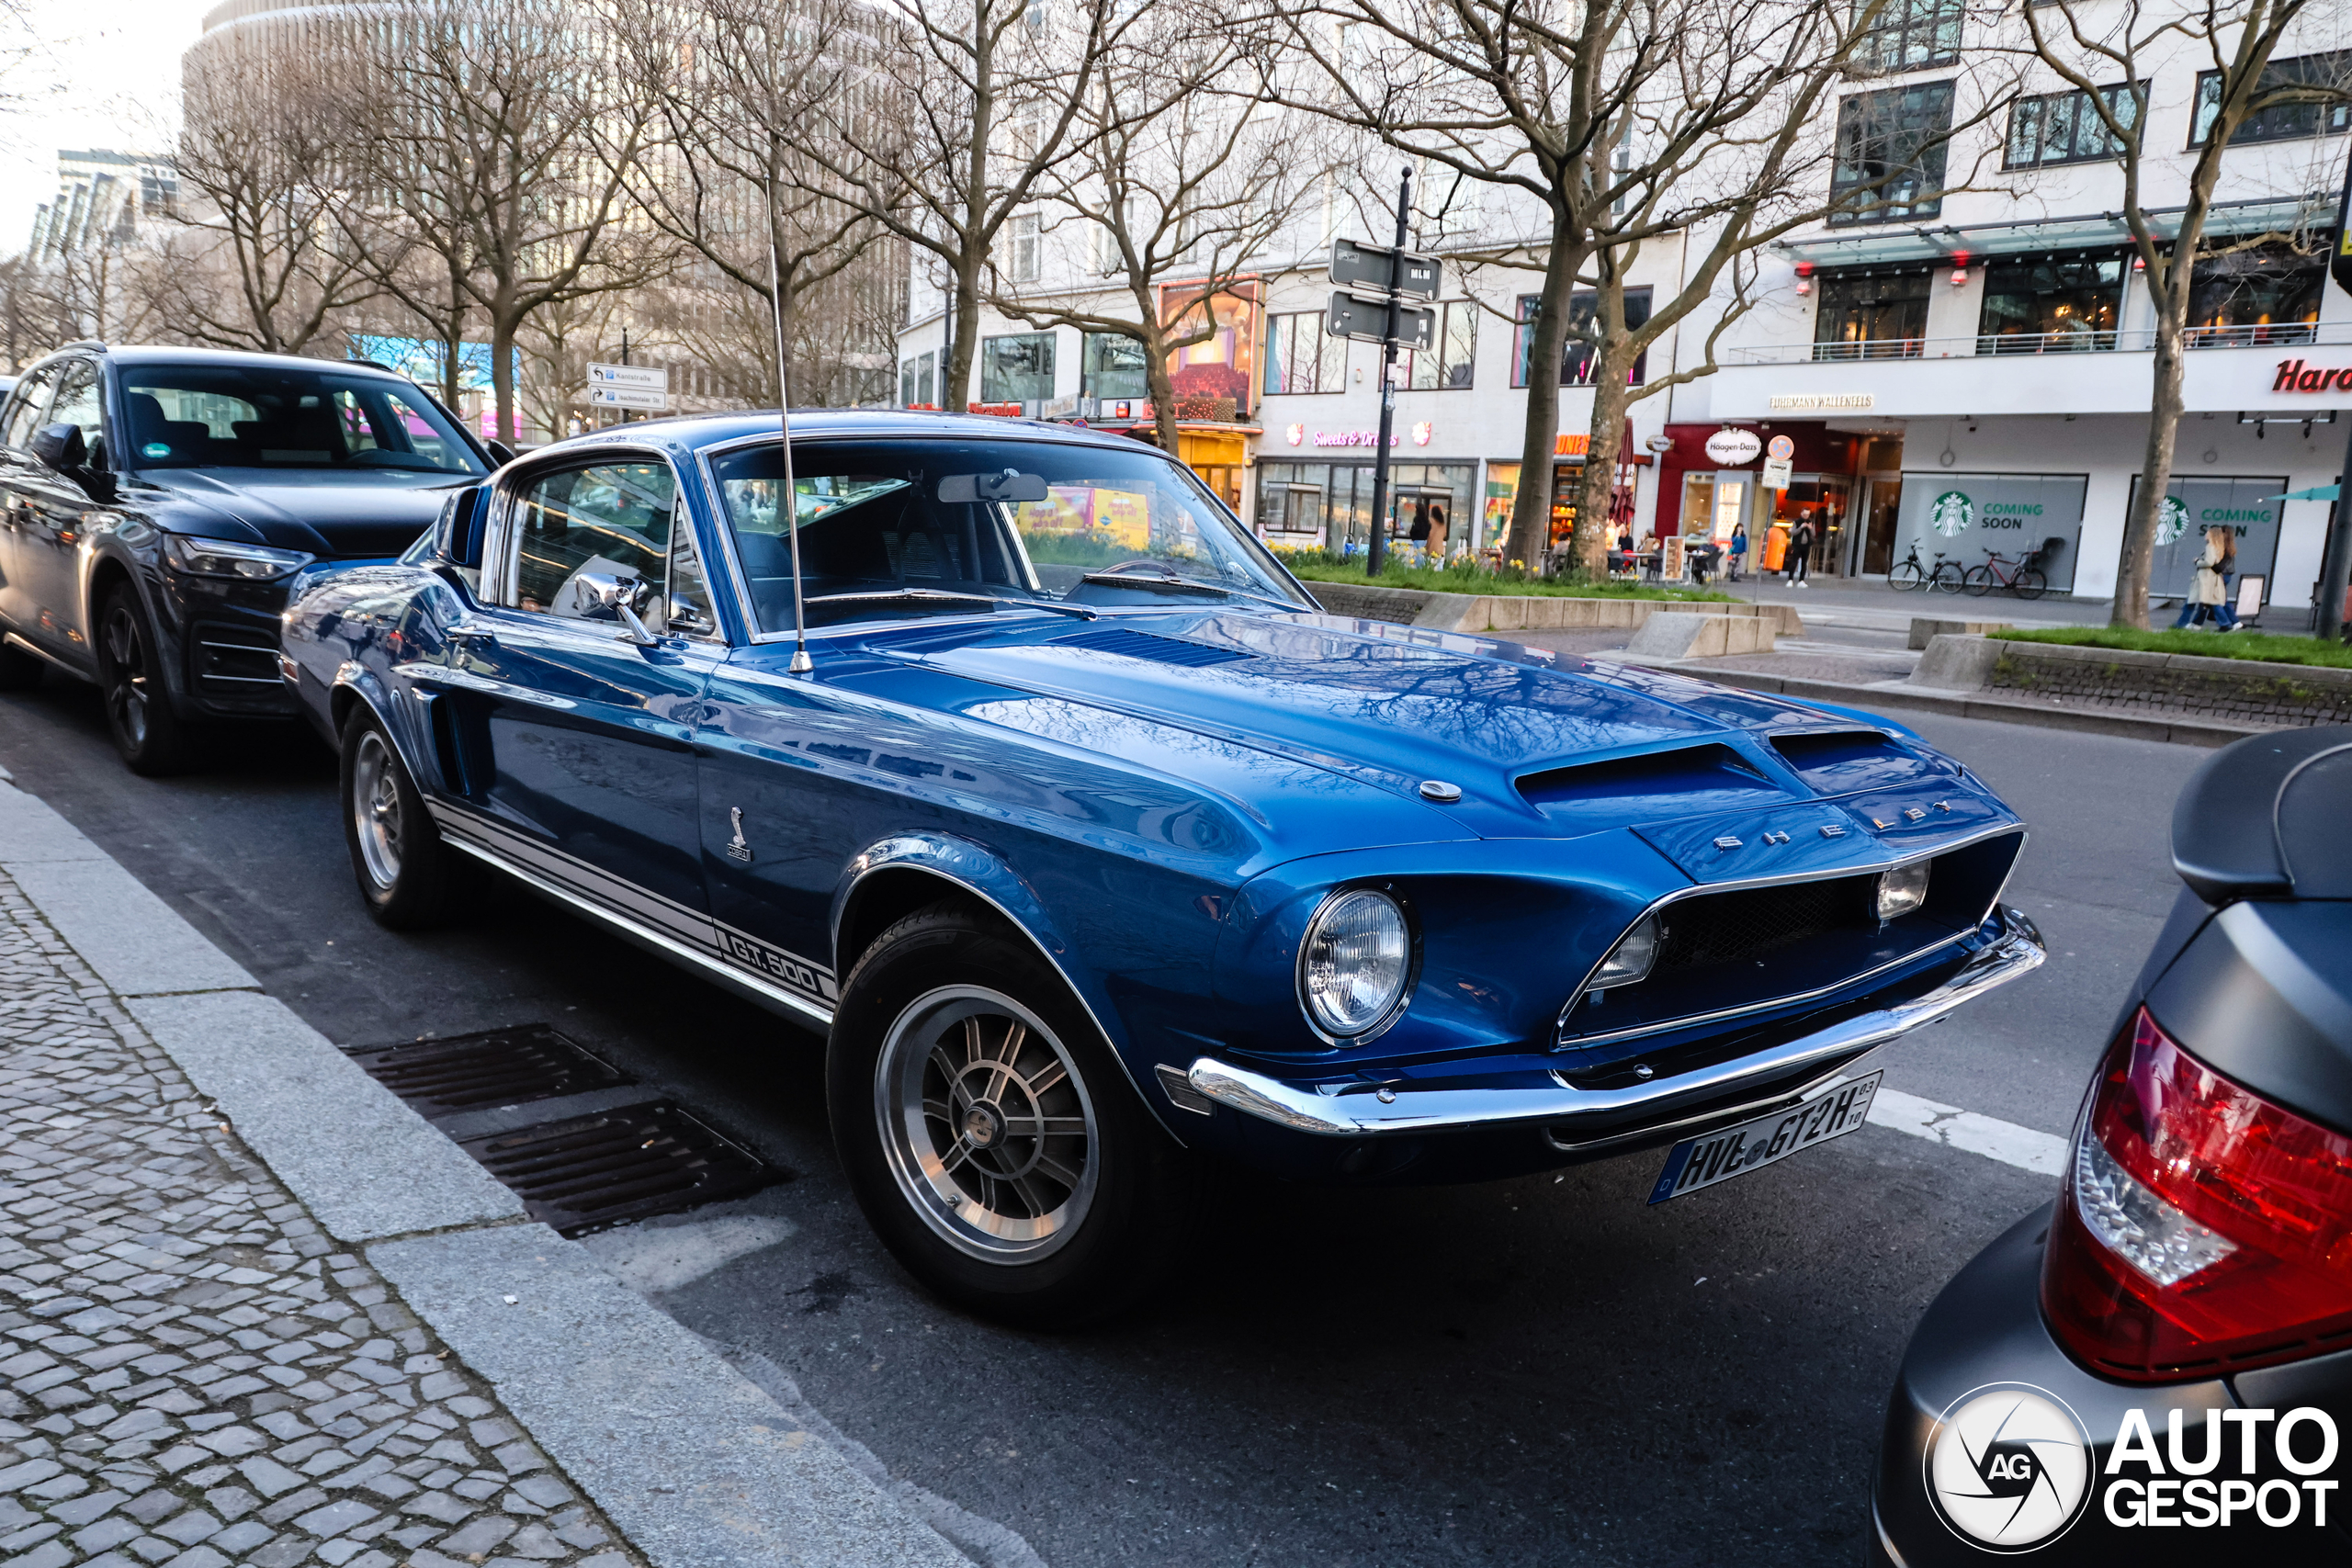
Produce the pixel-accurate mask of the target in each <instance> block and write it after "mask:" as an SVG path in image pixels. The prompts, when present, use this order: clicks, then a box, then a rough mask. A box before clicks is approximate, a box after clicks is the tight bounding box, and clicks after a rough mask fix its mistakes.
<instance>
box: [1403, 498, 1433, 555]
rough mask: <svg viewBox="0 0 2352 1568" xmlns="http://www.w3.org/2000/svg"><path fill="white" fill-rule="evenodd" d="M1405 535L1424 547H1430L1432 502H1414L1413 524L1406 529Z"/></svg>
mask: <svg viewBox="0 0 2352 1568" xmlns="http://www.w3.org/2000/svg"><path fill="white" fill-rule="evenodd" d="M1405 537H1407V538H1408V539H1410V540H1412V541H1413V543H1415V544H1417V545H1419V546H1421V547H1424V548H1426V547H1428V545H1429V542H1430V503H1429V502H1426V501H1417V502H1413V525H1412V526H1411V527H1410V528H1408V529H1407V530H1406V532H1405Z"/></svg>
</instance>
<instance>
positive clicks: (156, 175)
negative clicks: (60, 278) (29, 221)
mask: <svg viewBox="0 0 2352 1568" xmlns="http://www.w3.org/2000/svg"><path fill="white" fill-rule="evenodd" d="M178 199H179V181H178V177H177V176H176V175H174V173H173V172H172V161H171V160H170V159H169V158H153V157H149V156H146V155H145V154H142V153H138V152H109V151H107V150H105V149H103V148H90V149H85V150H80V151H76V150H74V149H70V148H61V149H60V150H59V151H58V154H57V197H56V199H55V200H53V201H49V202H44V203H42V204H41V205H40V207H38V208H36V209H34V211H33V227H32V234H31V237H30V238H29V239H28V240H27V241H26V243H25V254H26V257H27V259H28V260H30V261H33V262H54V261H62V260H63V259H64V258H65V257H67V256H70V255H75V254H80V253H81V252H84V251H87V250H91V249H93V248H95V247H97V246H100V245H125V244H129V243H131V242H133V241H134V240H136V239H137V238H138V236H139V233H140V231H141V229H143V228H146V227H150V226H152V225H153V224H155V223H158V222H161V221H163V220H166V219H169V218H170V217H172V216H173V214H174V213H175V210H176V209H177V203H178Z"/></svg>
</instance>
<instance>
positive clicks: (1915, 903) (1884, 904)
mask: <svg viewBox="0 0 2352 1568" xmlns="http://www.w3.org/2000/svg"><path fill="white" fill-rule="evenodd" d="M1928 864H1929V863H1928V862H1927V861H1923V860H1921V861H1913V862H1912V863H1910V864H1909V865H1898V866H1896V867H1895V868H1894V870H1893V871H1882V872H1880V873H1879V874H1878V918H1879V919H1880V920H1881V921H1885V920H1894V919H1901V918H1902V917H1904V916H1905V915H1907V914H1909V913H1910V912H1911V911H1912V910H1914V909H1916V908H1918V907H1919V906H1920V905H1922V904H1924V903H1926V902H1927V901H1928Z"/></svg>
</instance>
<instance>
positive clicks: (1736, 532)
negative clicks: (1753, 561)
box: [1731, 523, 1747, 582]
mask: <svg viewBox="0 0 2352 1568" xmlns="http://www.w3.org/2000/svg"><path fill="white" fill-rule="evenodd" d="M1746 570H1747V524H1745V523H1735V524H1733V525H1731V580H1732V581H1734V582H1737V581H1739V578H1740V573H1742V572H1744V571H1746Z"/></svg>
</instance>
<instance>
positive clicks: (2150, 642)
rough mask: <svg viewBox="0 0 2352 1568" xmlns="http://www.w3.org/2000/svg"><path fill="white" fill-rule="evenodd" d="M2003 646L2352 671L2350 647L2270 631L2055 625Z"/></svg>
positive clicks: (2016, 635) (2004, 636)
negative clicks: (2098, 650)
mask: <svg viewBox="0 0 2352 1568" xmlns="http://www.w3.org/2000/svg"><path fill="white" fill-rule="evenodd" d="M1991 635H1992V636H1993V637H1996V638H1997V639H1998V640H2000V641H2002V642H2052V643H2060V644H2063V645H2064V646H2066V647H2069V648H2113V649H2123V650H2125V651H2127V652H2131V653H2190V654H2195V655H2197V656H2198V657H2199V658H2200V659H2237V660H2245V661H2246V662H2248V663H2254V664H2305V665H2313V666H2317V667H2319V668H2322V669H2328V670H2352V647H2346V645H2344V644H2343V643H2340V642H2322V641H2321V640H2320V639H2319V638H2317V637H2274V636H2272V635H2270V634H2269V633H2267V632H2208V631H2169V630H2167V631H2148V632H2143V631H2140V630H2138V629H2136V628H2132V627H2122V626H2052V627H2048V628H2045V629H2042V630H2039V631H2006V632H1994V633H1992V634H1991Z"/></svg>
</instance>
